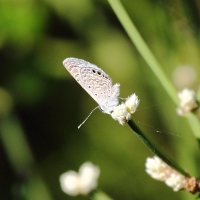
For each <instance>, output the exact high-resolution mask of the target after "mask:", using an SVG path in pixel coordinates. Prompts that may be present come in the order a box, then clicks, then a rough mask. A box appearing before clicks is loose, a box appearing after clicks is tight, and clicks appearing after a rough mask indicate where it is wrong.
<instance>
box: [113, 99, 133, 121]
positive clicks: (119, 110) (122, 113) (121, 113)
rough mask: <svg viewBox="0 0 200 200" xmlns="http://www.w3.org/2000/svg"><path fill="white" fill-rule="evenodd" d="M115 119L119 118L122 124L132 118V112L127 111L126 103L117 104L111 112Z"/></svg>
mask: <svg viewBox="0 0 200 200" xmlns="http://www.w3.org/2000/svg"><path fill="white" fill-rule="evenodd" d="M111 116H112V118H113V119H114V120H117V121H118V122H119V123H120V124H121V125H124V124H126V123H127V122H128V121H129V120H130V119H131V114H130V113H129V112H128V111H127V109H126V106H125V104H124V103H122V104H120V105H118V106H116V107H115V108H114V109H113V112H112V113H111Z"/></svg>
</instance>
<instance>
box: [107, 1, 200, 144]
mask: <svg viewBox="0 0 200 200" xmlns="http://www.w3.org/2000/svg"><path fill="white" fill-rule="evenodd" d="M108 2H109V3H110V5H111V7H112V9H113V11H114V12H115V14H116V15H117V17H118V19H119V21H120V22H121V24H122V26H123V27H124V29H125V31H126V32H127V34H128V36H129V37H130V39H131V41H132V42H133V44H134V45H135V47H136V48H137V50H138V51H139V53H140V54H141V56H142V57H143V59H144V60H145V61H146V63H147V64H148V66H149V67H150V68H151V70H152V71H153V72H154V74H155V75H156V77H157V78H158V80H159V81H160V83H161V84H162V86H163V87H164V88H165V90H166V92H167V93H168V95H169V96H170V97H171V98H172V100H173V101H174V103H175V104H176V105H178V104H179V101H178V97H177V91H176V89H175V88H174V86H173V85H172V84H171V82H170V81H169V79H168V78H167V77H166V76H165V74H164V72H163V70H162V68H161V66H160V64H159V63H158V61H157V59H156V58H155V56H154V55H153V53H152V52H151V50H150V49H149V47H148V46H147V45H146V43H145V41H144V40H143V38H142V37H141V35H140V33H139V32H138V30H137V28H136V27H135V25H134V24H133V22H132V21H131V19H130V17H129V16H128V14H127V12H126V10H125V9H124V7H123V5H122V4H121V2H120V1H119V0H108ZM199 96H200V89H199V92H198V97H199ZM186 118H187V119H188V123H189V125H190V127H191V129H192V131H193V134H194V135H195V137H196V138H197V140H198V144H199V141H200V124H199V121H198V118H197V116H195V115H194V114H189V115H188V116H187V117H186Z"/></svg>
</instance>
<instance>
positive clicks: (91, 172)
mask: <svg viewBox="0 0 200 200" xmlns="http://www.w3.org/2000/svg"><path fill="white" fill-rule="evenodd" d="M99 173H100V170H99V168H98V167H97V166H94V165H93V164H92V163H91V162H85V163H84V164H83V165H82V166H81V167H80V169H79V173H77V172H75V171H68V172H66V173H64V174H62V175H61V176H60V184H61V188H62V190H63V192H65V193H67V194H69V195H71V196H76V195H79V194H82V195H86V194H88V193H89V192H91V191H92V190H93V189H95V188H96V187H97V179H98V177H99Z"/></svg>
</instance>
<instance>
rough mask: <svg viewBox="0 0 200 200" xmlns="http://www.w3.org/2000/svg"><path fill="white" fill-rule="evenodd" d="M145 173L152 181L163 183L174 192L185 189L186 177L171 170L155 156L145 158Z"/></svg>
mask: <svg viewBox="0 0 200 200" xmlns="http://www.w3.org/2000/svg"><path fill="white" fill-rule="evenodd" d="M145 165H146V172H147V173H148V174H149V175H150V176H151V177H152V178H154V179H156V180H159V181H163V182H165V183H166V185H168V186H169V187H171V188H173V190H174V191H179V190H181V189H183V188H185V184H186V181H187V179H186V177H185V176H183V175H182V174H180V173H179V172H177V171H176V170H174V169H173V168H171V167H170V166H169V165H167V164H166V163H165V162H163V161H162V160H161V159H160V158H158V157H157V156H154V157H153V158H147V160H146V164H145Z"/></svg>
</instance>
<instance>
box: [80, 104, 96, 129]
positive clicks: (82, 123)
mask: <svg viewBox="0 0 200 200" xmlns="http://www.w3.org/2000/svg"><path fill="white" fill-rule="evenodd" d="M97 108H99V106H97V107H96V108H94V109H93V110H92V111H91V112H90V114H89V115H88V116H87V117H86V119H85V120H84V121H83V122H82V123H81V124H80V125H79V126H78V129H79V128H81V126H82V125H83V124H84V123H85V122H86V120H87V119H88V118H89V116H90V115H91V114H92V113H93V112H94V111H95V110H96V109H97Z"/></svg>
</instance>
